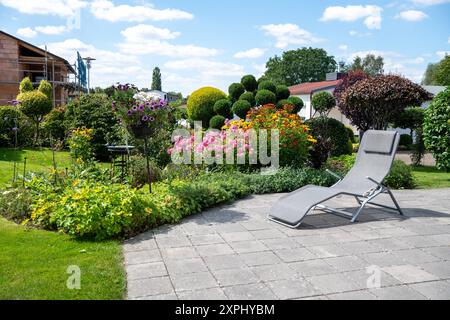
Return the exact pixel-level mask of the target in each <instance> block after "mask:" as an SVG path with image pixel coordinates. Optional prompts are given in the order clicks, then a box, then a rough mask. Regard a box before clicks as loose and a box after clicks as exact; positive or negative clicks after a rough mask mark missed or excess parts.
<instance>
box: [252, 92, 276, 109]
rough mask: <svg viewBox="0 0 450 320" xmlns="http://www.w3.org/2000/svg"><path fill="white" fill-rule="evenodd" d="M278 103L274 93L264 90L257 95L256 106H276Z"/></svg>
mask: <svg viewBox="0 0 450 320" xmlns="http://www.w3.org/2000/svg"><path fill="white" fill-rule="evenodd" d="M276 102H277V97H276V96H275V93H273V92H272V91H269V90H266V89H262V90H258V92H257V93H256V104H257V105H261V106H263V105H265V104H270V103H272V104H275V103H276Z"/></svg>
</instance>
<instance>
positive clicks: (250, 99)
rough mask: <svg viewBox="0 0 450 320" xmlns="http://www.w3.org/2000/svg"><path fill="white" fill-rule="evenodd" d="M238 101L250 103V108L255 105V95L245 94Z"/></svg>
mask: <svg viewBox="0 0 450 320" xmlns="http://www.w3.org/2000/svg"><path fill="white" fill-rule="evenodd" d="M239 100H246V101H248V102H249V103H250V105H251V106H252V107H254V106H255V105H256V99H255V95H254V94H253V93H252V92H245V93H243V94H242V95H241V96H240V97H239Z"/></svg>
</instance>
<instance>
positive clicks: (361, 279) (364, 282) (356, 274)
mask: <svg viewBox="0 0 450 320" xmlns="http://www.w3.org/2000/svg"><path fill="white" fill-rule="evenodd" d="M378 271H379V276H380V283H379V285H380V287H390V286H393V285H399V284H400V281H398V280H397V279H395V278H394V277H392V276H391V275H390V274H388V273H386V272H384V271H382V270H381V269H379V270H378ZM342 274H343V275H344V276H346V277H347V278H348V279H350V281H351V282H352V284H353V285H354V286H356V287H357V289H358V290H365V289H371V288H372V287H373V286H374V285H378V284H377V283H374V282H373V280H375V279H374V278H373V276H375V275H376V274H375V273H374V270H372V269H364V270H355V271H347V272H344V273H342Z"/></svg>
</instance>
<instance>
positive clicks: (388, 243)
mask: <svg viewBox="0 0 450 320" xmlns="http://www.w3.org/2000/svg"><path fill="white" fill-rule="evenodd" d="M405 239H407V238H404V239H398V238H385V239H375V240H369V241H367V242H368V243H370V244H371V245H374V246H375V247H379V248H381V250H382V251H395V250H403V249H413V248H414V245H413V244H412V243H408V242H407V241H406V240H405Z"/></svg>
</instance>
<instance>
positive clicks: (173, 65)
mask: <svg viewBox="0 0 450 320" xmlns="http://www.w3.org/2000/svg"><path fill="white" fill-rule="evenodd" d="M164 66H165V67H166V68H167V69H171V70H177V71H180V70H195V71H197V72H199V73H200V74H202V75H204V76H208V77H211V76H222V77H227V76H228V77H234V76H242V75H244V74H245V73H244V68H243V67H242V66H241V65H239V64H235V63H227V62H218V61H212V60H207V59H183V60H174V61H168V62H166V63H165V64H164Z"/></svg>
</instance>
